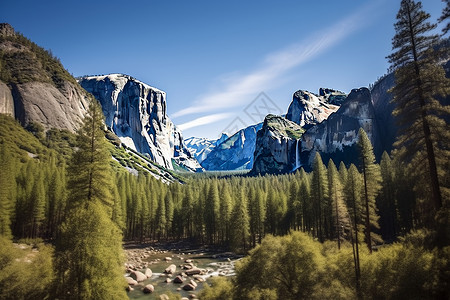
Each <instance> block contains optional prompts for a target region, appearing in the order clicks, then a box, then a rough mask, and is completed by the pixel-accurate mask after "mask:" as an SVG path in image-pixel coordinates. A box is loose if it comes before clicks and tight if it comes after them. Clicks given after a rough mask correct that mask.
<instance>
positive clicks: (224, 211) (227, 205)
mask: <svg viewBox="0 0 450 300" xmlns="http://www.w3.org/2000/svg"><path fill="white" fill-rule="evenodd" d="M232 211H233V201H232V199H231V195H230V187H229V185H228V184H227V182H226V181H224V182H223V183H222V189H221V193H220V213H219V220H220V229H219V230H220V235H221V241H222V242H224V241H225V242H227V243H228V242H229V241H230V228H231V212H232Z"/></svg>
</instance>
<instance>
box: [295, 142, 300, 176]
mask: <svg viewBox="0 0 450 300" xmlns="http://www.w3.org/2000/svg"><path fill="white" fill-rule="evenodd" d="M298 142H300V139H298V140H297V144H296V146H295V169H298V168H299V167H300V158H299V156H298Z"/></svg>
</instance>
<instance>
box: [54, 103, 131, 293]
mask: <svg viewBox="0 0 450 300" xmlns="http://www.w3.org/2000/svg"><path fill="white" fill-rule="evenodd" d="M103 127H104V125H103V113H102V111H101V108H100V106H99V104H98V103H96V102H94V101H93V102H92V103H91V105H90V106H89V110H88V115H87V116H86V117H85V119H84V121H83V124H82V127H81V129H80V130H79V132H78V137H77V142H78V143H77V146H78V150H77V151H76V152H75V153H74V154H73V157H72V161H71V164H70V172H69V186H68V189H69V192H70V193H69V195H70V198H69V199H70V203H69V209H68V210H67V213H66V218H65V221H64V223H63V225H62V226H61V227H62V229H61V234H60V237H59V240H58V242H57V245H56V253H55V256H56V263H55V266H56V271H57V274H58V276H56V282H55V286H56V298H59V299H124V298H126V297H127V295H126V293H125V289H124V288H125V285H124V284H125V282H124V279H123V275H122V263H123V262H122V257H123V253H122V238H121V234H120V230H119V228H118V227H117V226H116V224H115V223H114V222H113V221H112V220H111V211H112V209H111V204H112V203H113V201H112V195H111V192H110V189H109V188H110V186H111V179H112V178H111V170H110V160H111V157H110V154H109V151H108V149H107V144H106V140H105V138H104V132H103V130H102V128H103Z"/></svg>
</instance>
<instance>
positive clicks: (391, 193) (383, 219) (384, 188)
mask: <svg viewBox="0 0 450 300" xmlns="http://www.w3.org/2000/svg"><path fill="white" fill-rule="evenodd" d="M380 173H381V178H382V181H381V190H380V194H379V195H378V197H377V207H378V210H379V212H380V228H381V233H382V236H383V239H387V240H388V241H393V240H394V239H395V237H396V235H397V231H398V230H397V227H398V221H397V204H396V201H395V182H394V177H395V171H394V168H393V164H392V161H391V158H390V157H389V154H387V152H386V151H385V152H383V154H382V155H381V161H380Z"/></svg>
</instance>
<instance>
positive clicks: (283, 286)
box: [235, 232, 324, 299]
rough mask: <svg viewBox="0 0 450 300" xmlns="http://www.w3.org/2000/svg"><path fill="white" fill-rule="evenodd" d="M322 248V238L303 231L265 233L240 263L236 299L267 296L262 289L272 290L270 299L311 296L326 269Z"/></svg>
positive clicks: (265, 291)
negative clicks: (315, 238) (273, 234)
mask: <svg viewBox="0 0 450 300" xmlns="http://www.w3.org/2000/svg"><path fill="white" fill-rule="evenodd" d="M320 249H321V245H320V244H319V243H318V242H315V241H313V240H312V239H311V238H310V237H309V236H308V235H306V234H305V233H301V232H294V233H292V234H290V235H287V236H283V237H273V236H267V237H265V238H264V240H263V241H262V243H261V245H258V246H256V248H255V249H253V250H251V251H250V255H249V256H248V257H246V258H244V259H243V260H242V262H241V263H240V264H238V265H237V277H236V284H237V287H236V291H235V295H236V299H263V298H262V297H261V296H262V295H261V294H260V293H261V292H262V293H264V294H271V295H272V297H271V298H270V299H305V298H311V297H312V296H313V294H314V287H315V283H317V282H319V281H320V279H321V274H322V273H323V267H324V258H323V256H322V254H321V253H320ZM269 291H271V292H270V293H269ZM258 294H259V295H258ZM255 295H258V296H257V297H256V298H253V297H255ZM273 296H276V297H275V298H274V297H273Z"/></svg>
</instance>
